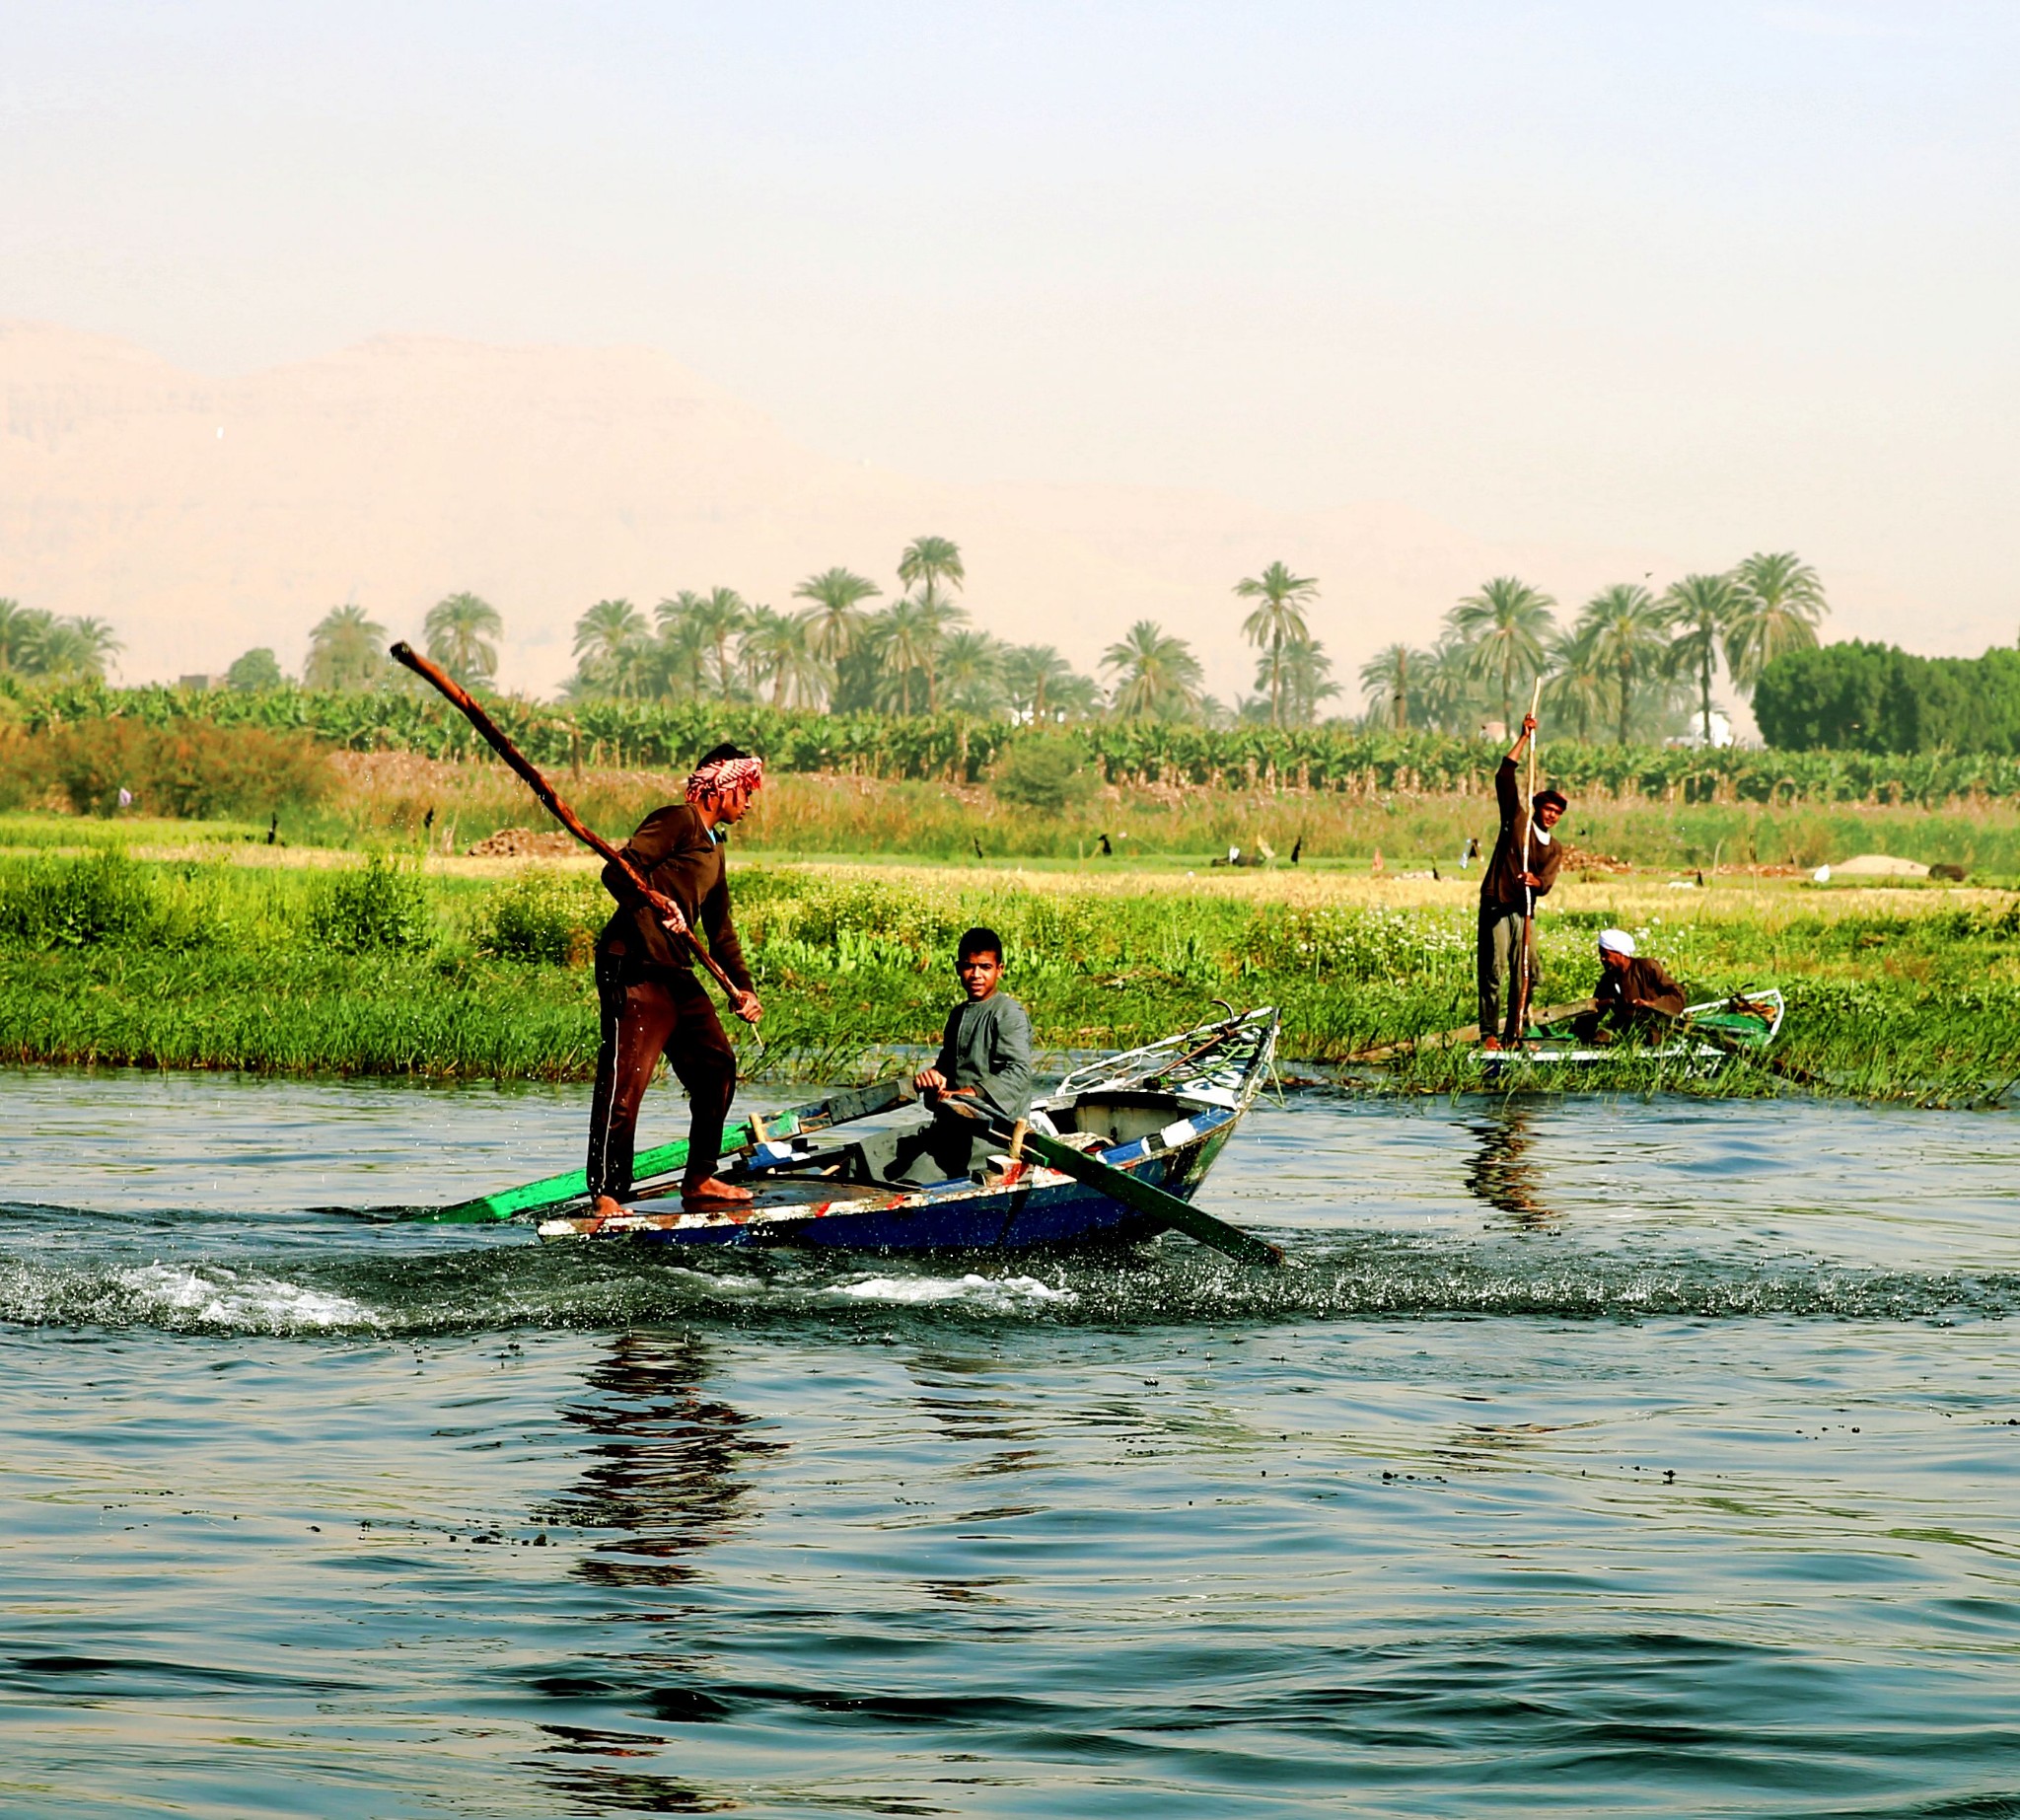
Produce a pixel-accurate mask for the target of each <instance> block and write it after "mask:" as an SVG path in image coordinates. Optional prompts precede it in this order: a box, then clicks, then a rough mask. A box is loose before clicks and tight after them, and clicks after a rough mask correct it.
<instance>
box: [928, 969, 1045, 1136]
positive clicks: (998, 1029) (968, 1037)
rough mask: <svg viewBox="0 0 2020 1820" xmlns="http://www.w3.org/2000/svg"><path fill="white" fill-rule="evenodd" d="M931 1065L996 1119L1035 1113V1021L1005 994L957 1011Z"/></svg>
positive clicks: (949, 1016) (964, 1005)
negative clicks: (970, 1091) (970, 1093)
mask: <svg viewBox="0 0 2020 1820" xmlns="http://www.w3.org/2000/svg"><path fill="white" fill-rule="evenodd" d="M933 1065H934V1067H936V1068H938V1069H939V1070H940V1072H941V1073H942V1074H943V1075H944V1076H945V1077H946V1080H947V1084H948V1086H950V1087H973V1088H974V1090H975V1097H976V1099H978V1100H980V1101H981V1103H982V1104H983V1105H984V1106H986V1107H987V1108H988V1109H989V1110H990V1111H991V1112H992V1113H994V1114H995V1115H996V1116H997V1117H998V1118H1001V1119H1008V1120H1011V1121H1012V1122H1015V1121H1016V1120H1019V1119H1022V1118H1024V1117H1025V1116H1026V1115H1027V1114H1028V1113H1029V1112H1030V1111H1031V1085H1032V1074H1031V1018H1030V1016H1029V1015H1028V1014H1027V1013H1026V1011H1025V1009H1024V1007H1023V1006H1022V1005H1020V1004H1019V1003H1018V1002H1017V1000H1016V999H1014V998H1012V997H1011V996H1010V995H1009V994H1008V993H1007V992H995V993H992V994H991V995H990V996H989V997H987V998H984V999H982V1000H980V1001H979V1002H978V1003H977V1002H975V1001H973V1000H970V1001H968V1002H965V1003H962V1004H959V1005H956V1006H955V1007H954V1009H953V1010H952V1011H950V1012H948V1014H947V1030H946V1034H945V1035H944V1036H943V1037H942V1038H941V1039H940V1056H939V1059H938V1060H936V1061H935V1062H934V1063H933Z"/></svg>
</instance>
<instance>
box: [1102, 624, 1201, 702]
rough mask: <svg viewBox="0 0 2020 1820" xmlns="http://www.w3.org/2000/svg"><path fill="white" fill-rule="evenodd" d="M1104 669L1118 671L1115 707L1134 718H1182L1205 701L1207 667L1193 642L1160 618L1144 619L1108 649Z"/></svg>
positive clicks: (1104, 658) (1103, 664) (1103, 660)
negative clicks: (1203, 684) (1202, 696)
mask: <svg viewBox="0 0 2020 1820" xmlns="http://www.w3.org/2000/svg"><path fill="white" fill-rule="evenodd" d="M1101 665H1102V668H1103V669H1104V670H1113V671H1115V672H1116V673H1117V677H1116V691H1115V709H1116V712H1117V713H1118V714H1121V715H1125V716H1128V717H1131V718H1135V717H1140V716H1155V717H1156V718H1158V719H1161V720H1172V719H1176V718H1178V717H1180V716H1182V715H1184V714H1188V713H1190V712H1191V711H1192V710H1193V709H1194V708H1196V707H1197V706H1198V704H1199V694H1200V691H1199V685H1200V682H1201V680H1202V678H1203V676H1204V672H1202V671H1201V669H1200V668H1199V660H1198V658H1196V657H1194V656H1193V655H1192V647H1191V646H1190V645H1189V644H1188V643H1187V642H1186V641H1185V640H1184V639H1183V638H1176V637H1173V636H1172V635H1171V634H1170V633H1169V632H1167V631H1166V630H1165V629H1164V627H1163V626H1161V625H1159V624H1158V623H1157V621H1156V620H1155V619H1138V620H1137V621H1136V623H1135V624H1134V625H1132V626H1130V627H1129V630H1128V632H1127V633H1126V634H1125V635H1124V636H1123V637H1121V638H1119V639H1118V640H1117V641H1116V642H1115V643H1114V644H1112V645H1110V646H1109V648H1108V649H1107V650H1106V651H1104V652H1103V653H1102V657H1101Z"/></svg>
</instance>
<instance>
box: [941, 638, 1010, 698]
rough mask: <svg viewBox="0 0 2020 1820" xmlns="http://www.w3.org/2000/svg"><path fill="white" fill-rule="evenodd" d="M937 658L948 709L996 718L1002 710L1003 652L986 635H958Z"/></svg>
mask: <svg viewBox="0 0 2020 1820" xmlns="http://www.w3.org/2000/svg"><path fill="white" fill-rule="evenodd" d="M936 655H937V658H938V675H939V679H940V681H941V683H942V684H944V685H945V686H946V690H947V700H948V705H949V706H951V707H954V708H956V709H958V710H960V711H961V712H962V713H964V714H993V713H994V712H995V711H996V710H997V709H998V708H999V707H1001V706H1002V704H1003V652H1002V647H1001V646H1000V645H998V644H997V643H996V641H995V640H994V639H993V638H991V637H990V636H989V635H988V633H987V632H977V631H961V632H955V633H953V634H951V635H950V636H949V637H948V638H946V639H945V640H944V641H943V642H942V644H941V646H940V649H939V651H938V653H937V654H936Z"/></svg>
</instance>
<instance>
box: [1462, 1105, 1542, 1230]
mask: <svg viewBox="0 0 2020 1820" xmlns="http://www.w3.org/2000/svg"><path fill="white" fill-rule="evenodd" d="M1469 1129H1470V1130H1471V1132H1472V1133H1473V1136H1474V1138H1475V1140H1476V1143H1477V1145H1478V1148H1477V1149H1476V1150H1475V1151H1474V1154H1473V1157H1472V1160H1471V1161H1470V1162H1469V1163H1468V1164H1467V1167H1466V1186H1467V1190H1468V1192H1469V1193H1471V1194H1472V1195H1473V1196H1474V1197H1475V1198H1476V1199H1477V1200H1479V1201H1485V1202H1486V1203H1487V1205H1488V1206H1490V1207H1492V1208H1494V1210H1495V1211H1496V1212H1499V1213H1504V1214H1506V1215H1507V1221H1506V1223H1508V1224H1512V1225H1515V1226H1519V1227H1521V1228H1522V1229H1524V1230H1525V1231H1532V1232H1549V1231H1553V1230H1554V1229H1555V1228H1556V1227H1557V1226H1558V1225H1559V1224H1561V1216H1560V1215H1559V1214H1558V1213H1557V1211H1556V1210H1555V1208H1553V1207H1551V1205H1550V1204H1549V1203H1548V1202H1547V1201H1545V1199H1544V1180H1543V1178H1544V1159H1543V1157H1542V1156H1541V1155H1539V1154H1537V1150H1538V1138H1537V1131H1536V1111H1535V1109H1534V1108H1533V1107H1530V1106H1527V1105H1525V1104H1524V1103H1523V1102H1522V1101H1520V1100H1518V1099H1512V1098H1511V1099H1505V1100H1501V1101H1499V1102H1498V1103H1496V1104H1495V1105H1493V1106H1491V1107H1489V1108H1487V1109H1486V1110H1485V1111H1484V1112H1482V1113H1481V1115H1480V1116H1479V1118H1477V1119H1476V1120H1474V1122H1473V1123H1472V1124H1471V1125H1470V1126H1469Z"/></svg>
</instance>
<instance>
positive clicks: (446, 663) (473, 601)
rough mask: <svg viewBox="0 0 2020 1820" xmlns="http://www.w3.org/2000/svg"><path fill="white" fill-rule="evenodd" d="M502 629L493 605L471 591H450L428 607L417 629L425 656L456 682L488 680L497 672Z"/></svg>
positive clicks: (503, 624) (485, 681)
mask: <svg viewBox="0 0 2020 1820" xmlns="http://www.w3.org/2000/svg"><path fill="white" fill-rule="evenodd" d="M504 629H505V621H504V620H503V619H499V617H498V610H497V608H495V607H493V606H492V605H491V604H490V602H488V601H482V600H479V599H478V598H477V597H476V596H475V595H474V594H451V595H448V596H446V597H445V598H444V599H442V600H439V601H437V602H436V603H435V604H434V606H432V607H430V608H429V609H428V617H427V619H425V620H424V621H423V622H422V625H421V631H422V634H423V636H425V637H426V639H427V641H428V655H429V657H431V658H432V659H433V660H434V661H435V662H436V663H438V664H440V665H441V666H442V668H443V669H444V670H446V671H448V672H449V674H450V675H451V676H453V677H455V678H456V680H457V681H458V682H460V683H488V682H490V680H491V679H492V678H493V677H494V676H495V675H496V674H497V671H498V647H497V646H496V645H495V644H493V643H492V642H491V640H492V639H493V638H496V637H498V636H499V635H500V634H501V633H502V632H503V631H504Z"/></svg>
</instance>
